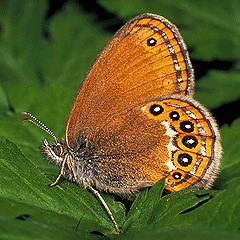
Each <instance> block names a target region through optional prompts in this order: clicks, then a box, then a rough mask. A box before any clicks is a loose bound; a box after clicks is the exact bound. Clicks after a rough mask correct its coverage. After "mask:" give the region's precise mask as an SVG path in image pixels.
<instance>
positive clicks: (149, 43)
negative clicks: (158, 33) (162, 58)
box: [147, 38, 157, 47]
mask: <svg viewBox="0 0 240 240" xmlns="http://www.w3.org/2000/svg"><path fill="white" fill-rule="evenodd" d="M156 44H157V40H156V39H155V38H149V39H148V40H147V45H148V46H149V47H153V46H155V45H156Z"/></svg>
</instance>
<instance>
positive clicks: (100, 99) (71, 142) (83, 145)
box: [23, 13, 222, 231]
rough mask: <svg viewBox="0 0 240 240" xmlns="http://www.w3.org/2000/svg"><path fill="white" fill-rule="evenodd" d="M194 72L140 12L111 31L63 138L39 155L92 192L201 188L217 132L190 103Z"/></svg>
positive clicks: (169, 31)
mask: <svg viewBox="0 0 240 240" xmlns="http://www.w3.org/2000/svg"><path fill="white" fill-rule="evenodd" d="M193 95H194V72H193V68H192V64H191V62H190V59H189V54H188V51H187V47H186V45H185V43H184V41H183V39H182V37H181V35H180V33H179V30H178V29H177V27H176V26H175V25H173V24H172V23H170V22H169V21H168V20H167V19H165V18H164V17H162V16H158V15H155V14H149V13H148V14H142V15H140V16H137V17H135V18H134V19H132V20H131V21H129V22H128V23H126V24H125V25H124V26H123V27H122V28H121V29H120V30H119V31H117V32H116V33H115V35H114V36H113V37H112V39H111V40H110V41H109V42H108V43H107V45H106V46H105V47H104V49H103V50H102V52H101V53H100V54H99V55H98V57H97V58H96V60H95V61H94V62H93V64H92V66H91V67H90V69H89V70H88V72H87V74H86V77H85V79H84V82H83V84H82V86H81V87H80V89H79V91H78V94H77V96H76V98H75V101H74V103H73V106H72V109H71V111H70V114H69V117H68V121H67V126H66V134H65V138H64V140H63V141H59V140H58V139H57V137H56V136H55V135H54V134H53V133H52V132H51V130H50V129H48V128H47V127H46V126H45V125H44V124H42V123H41V122H40V121H39V120H38V119H37V118H35V117H34V116H33V115H32V114H30V113H27V112H24V113H23V114H24V115H27V116H29V118H27V119H24V121H32V122H33V123H35V124H36V125H38V126H39V127H41V128H43V129H44V130H45V131H47V132H48V133H49V134H50V135H51V136H53V137H54V139H55V143H53V144H52V145H50V144H49V142H48V141H47V140H46V139H44V140H43V145H42V151H43V154H44V157H45V158H46V159H47V160H48V161H49V162H50V163H53V164H57V165H60V166H61V170H60V174H59V176H58V177H57V178H56V180H55V181H54V182H53V183H52V184H51V186H54V185H56V184H57V183H58V181H59V179H60V178H61V177H65V178H67V179H69V180H70V181H73V182H75V183H77V184H78V185H80V186H81V187H84V188H87V189H89V190H90V191H92V192H93V193H94V194H95V195H96V196H97V197H98V198H99V200H100V201H101V202H102V204H103V205H104V207H105V209H106V211H107V212H108V214H109V217H110V218H111V220H112V221H113V223H114V225H115V227H116V229H117V230H118V231H119V227H118V225H117V223H116V221H115V219H114V217H113V215H112V213H111V211H110V209H109V208H108V206H107V204H106V202H105V201H104V199H103V198H102V197H101V195H100V193H99V191H107V192H110V193H114V194H116V195H119V196H121V197H123V198H128V199H134V198H135V197H136V196H137V195H138V194H139V192H140V191H141V189H143V188H146V187H150V186H152V185H154V184H155V183H156V182H157V181H159V180H160V179H162V178H164V177H165V179H166V180H165V187H166V189H167V190H168V191H170V192H172V191H179V190H181V189H184V188H186V187H189V186H199V187H202V188H206V189H207V188H209V187H210V186H211V185H212V183H213V181H214V179H215V178H216V176H217V173H218V171H219V165H220V159H221V152H222V150H221V149H222V148H221V144H220V134H219V130H218V126H217V123H216V121H215V120H214V119H213V117H212V115H211V114H210V112H209V111H208V110H207V109H206V108H205V107H203V106H202V105H201V104H200V103H199V102H197V101H196V100H194V99H193Z"/></svg>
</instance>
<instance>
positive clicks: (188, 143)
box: [182, 135, 198, 148]
mask: <svg viewBox="0 0 240 240" xmlns="http://www.w3.org/2000/svg"><path fill="white" fill-rule="evenodd" d="M182 143H183V145H184V146H185V147H187V148H195V147H196V146H197V145H198V140H197V138H196V137H195V136H192V135H187V136H185V137H183V138H182Z"/></svg>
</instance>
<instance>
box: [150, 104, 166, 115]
mask: <svg viewBox="0 0 240 240" xmlns="http://www.w3.org/2000/svg"><path fill="white" fill-rule="evenodd" d="M163 111H164V108H163V107H162V106H161V105H158V104H154V105H152V106H151V107H150V108H149V112H150V113H151V114H152V115H153V116H157V115H159V114H161V113H162V112H163Z"/></svg>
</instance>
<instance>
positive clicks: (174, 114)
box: [169, 111, 180, 121]
mask: <svg viewBox="0 0 240 240" xmlns="http://www.w3.org/2000/svg"><path fill="white" fill-rule="evenodd" d="M169 117H170V118H171V119H172V120H173V121H177V120H179V118H180V115H179V113H178V112H177V111H172V112H170V113H169Z"/></svg>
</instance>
